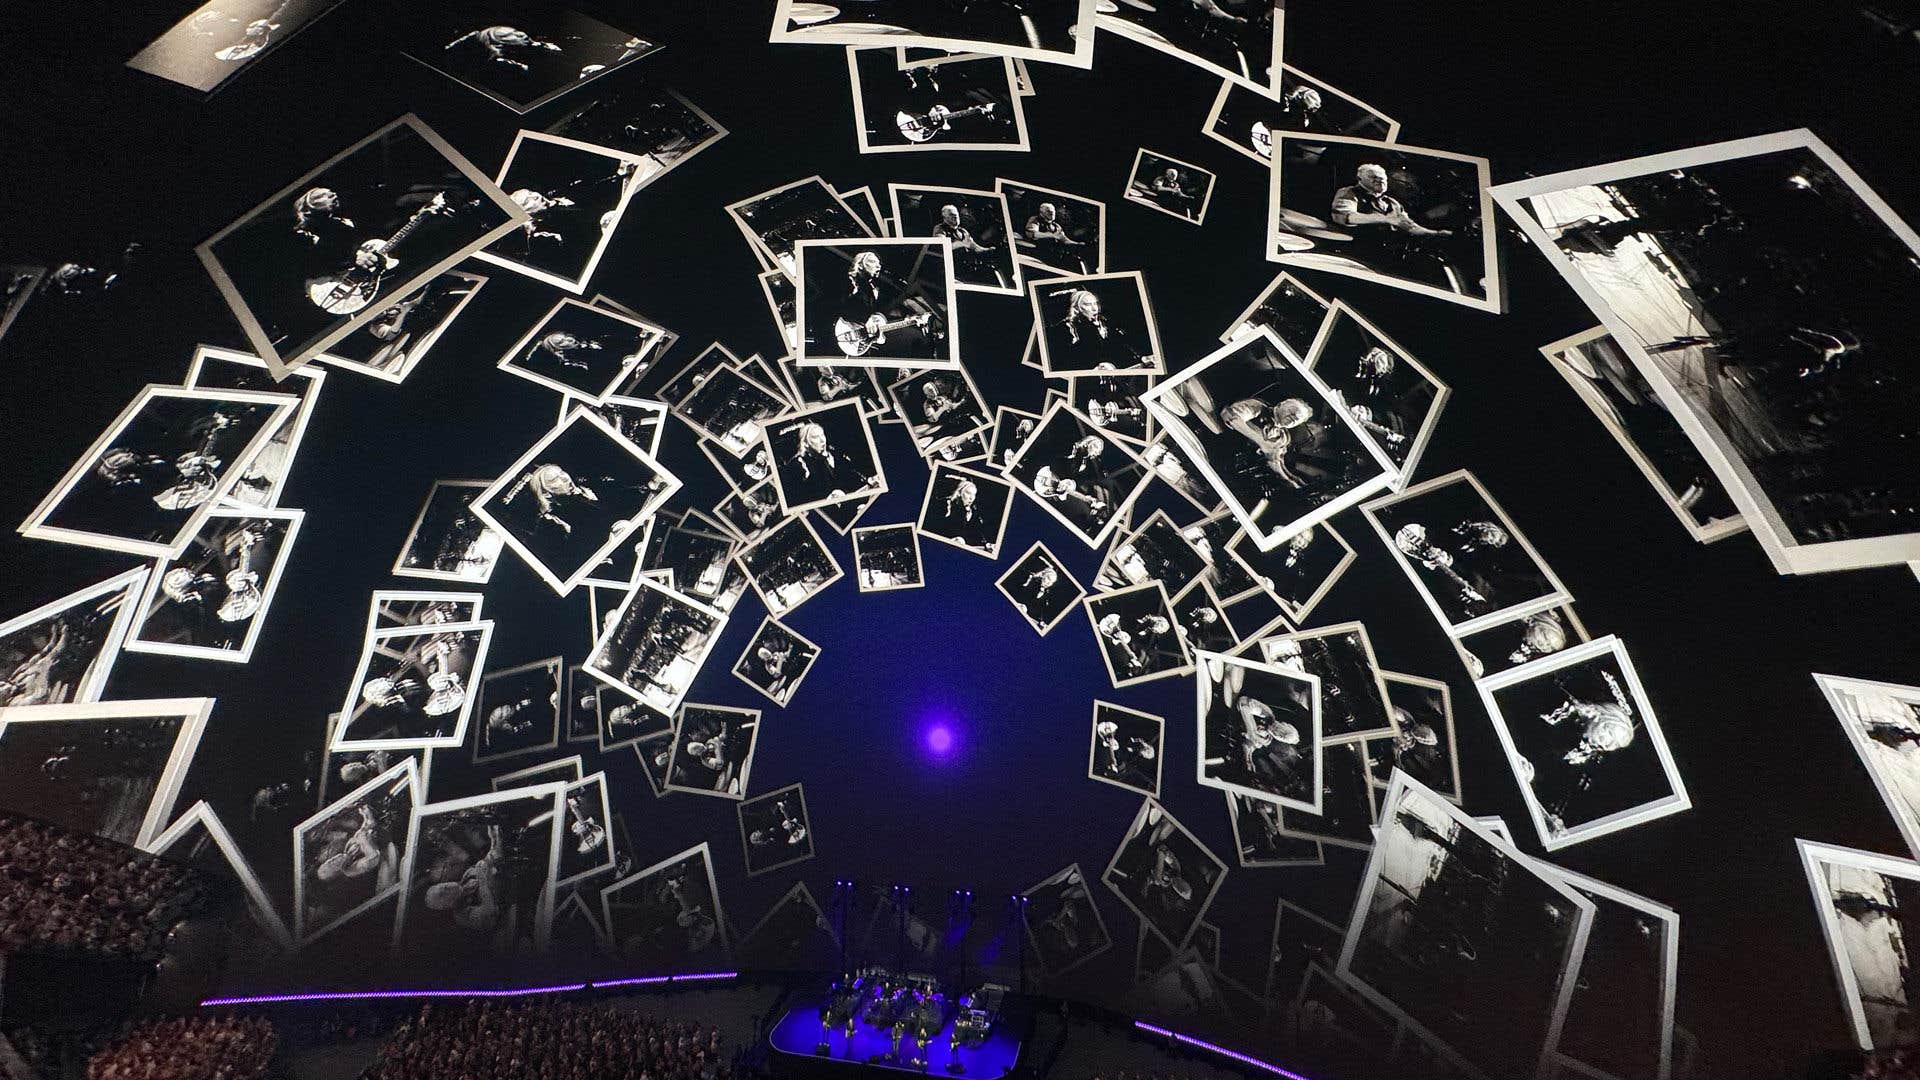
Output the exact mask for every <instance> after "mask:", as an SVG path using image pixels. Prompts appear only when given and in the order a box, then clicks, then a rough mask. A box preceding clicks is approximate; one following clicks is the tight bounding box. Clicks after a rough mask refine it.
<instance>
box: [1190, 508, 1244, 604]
mask: <svg viewBox="0 0 1920 1080" xmlns="http://www.w3.org/2000/svg"><path fill="white" fill-rule="evenodd" d="M1243 535H1245V534H1244V532H1243V531H1242V530H1241V528H1240V523H1239V522H1237V521H1235V520H1233V515H1232V514H1230V513H1228V512H1227V511H1225V510H1221V511H1219V512H1218V513H1215V514H1212V515H1210V516H1208V517H1204V518H1201V519H1200V520H1199V521H1196V522H1194V523H1193V524H1191V525H1186V526H1183V527H1181V528H1180V538H1181V539H1183V540H1185V541H1186V542H1187V546H1189V547H1191V548H1192V549H1193V551H1194V553H1195V554H1196V555H1198V556H1200V562H1201V565H1202V567H1203V569H1202V571H1201V574H1200V580H1202V581H1205V582H1206V583H1207V585H1208V586H1209V587H1210V588H1212V590H1213V595H1214V598H1215V599H1217V600H1219V601H1220V603H1222V604H1235V603H1238V602H1240V601H1242V600H1245V599H1247V598H1249V597H1252V596H1255V595H1257V594H1259V592H1260V589H1261V583H1260V581H1259V580H1258V579H1257V578H1256V577H1255V576H1254V575H1253V573H1252V572H1251V571H1249V570H1248V569H1247V568H1246V567H1245V566H1244V565H1242V564H1241V562H1240V561H1239V560H1238V559H1235V558H1232V557H1231V555H1230V554H1229V553H1230V552H1231V551H1232V549H1233V547H1234V544H1235V543H1236V541H1237V540H1238V539H1239V538H1240V537H1241V536H1243Z"/></svg>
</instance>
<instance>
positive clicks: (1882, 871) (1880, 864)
mask: <svg viewBox="0 0 1920 1080" xmlns="http://www.w3.org/2000/svg"><path fill="white" fill-rule="evenodd" d="M1794 843H1795V844H1796V845H1797V846H1798V847H1799V849H1800V862H1801V865H1802V866H1804V867H1805V868H1806V871H1807V884H1808V886H1809V887H1810V888H1811V889H1812V890H1813V906H1814V910H1815V911H1816V912H1818V914H1819V917H1820V929H1821V930H1822V931H1823V932H1824V935H1825V937H1826V942H1827V953H1828V954H1829V955H1830V956H1832V957H1833V971H1834V976H1835V977H1836V978H1837V979H1838V980H1839V983H1840V987H1839V989H1840V999H1841V1002H1842V1004H1843V1005H1844V1006H1845V1008H1846V1011H1847V1023H1848V1026H1849V1027H1850V1028H1852V1030H1853V1037H1854V1040H1855V1041H1856V1042H1857V1043H1858V1044H1859V1046H1860V1048H1861V1049H1862V1050H1882V1049H1886V1048H1888V1047H1892V1046H1898V1045H1900V1044H1901V1043H1902V1042H1903V1041H1904V1040H1905V1038H1906V1032H1908V1031H1910V1030H1912V1028H1913V1024H1914V1015H1913V1013H1914V1003H1913V996H1914V995H1913V990H1912V989H1911V988H1910V986H1909V985H1908V981H1907V971H1908V970H1909V969H1910V968H1911V966H1912V964H1911V957H1910V954H1909V951H1908V950H1909V948H1910V946H1909V945H1908V944H1907V938H1908V936H1909V934H1908V931H1909V930H1912V929H1914V927H1913V926H1912V925H1911V924H1910V923H1909V921H1908V916H1909V915H1911V914H1912V913H1913V912H1915V911H1917V910H1920V865H1917V864H1915V863H1911V862H1908V861H1907V860H1905V859H1895V858H1890V857H1888V856H1886V855H1877V854H1873V853H1871V852H1866V851H1858V850H1855V849H1853V848H1844V847H1838V846H1836V845H1833V844H1817V843H1814V842H1813V841H1811V840H1796V841H1794Z"/></svg>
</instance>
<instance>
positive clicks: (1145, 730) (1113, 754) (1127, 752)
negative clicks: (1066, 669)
mask: <svg viewBox="0 0 1920 1080" xmlns="http://www.w3.org/2000/svg"><path fill="white" fill-rule="evenodd" d="M1165 733H1166V721H1164V720H1162V719H1161V718H1160V717H1158V716H1151V715H1149V714H1147V713H1143V712H1135V711H1134V710H1132V709H1126V708H1122V707H1120V706H1118V705H1114V704H1111V703H1109V702H1105V701H1096V702H1094V703H1093V743H1092V749H1091V750H1090V751H1089V753H1088V755H1087V775H1088V776H1090V777H1092V778H1093V779H1095V780H1099V781H1101V782H1103V783H1108V784H1114V785H1116V786H1118V787H1123V788H1127V789H1129V790H1131V791H1136V792H1138V793H1140V794H1142V795H1145V796H1147V797H1148V798H1150V799H1157V798H1159V797H1160V771H1161V770H1160V764H1161V756H1160V750H1161V745H1162V742H1163V740H1164V738H1165Z"/></svg>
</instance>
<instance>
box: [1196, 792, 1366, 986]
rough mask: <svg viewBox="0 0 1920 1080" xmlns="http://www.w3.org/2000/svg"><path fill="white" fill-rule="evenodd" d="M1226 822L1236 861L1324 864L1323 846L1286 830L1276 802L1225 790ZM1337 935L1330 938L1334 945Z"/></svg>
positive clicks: (1266, 864) (1253, 865)
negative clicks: (1230, 833) (1236, 856)
mask: <svg viewBox="0 0 1920 1080" xmlns="http://www.w3.org/2000/svg"><path fill="white" fill-rule="evenodd" d="M1225 794H1226V800H1227V824H1228V825H1229V826H1230V827H1231V828H1232V829H1233V848H1234V851H1235V853H1236V854H1237V855H1238V857H1239V860H1240V865H1241V866H1245V867H1251V868H1258V867H1278V866H1324V865H1326V861H1327V853H1326V849H1325V848H1324V847H1322V846H1321V845H1320V841H1318V840H1305V839H1302V838H1300V837H1298V836H1293V835H1290V834H1288V832H1287V831H1286V829H1287V827H1286V822H1285V820H1284V816H1283V814H1282V812H1281V809H1280V804H1279V803H1277V802H1272V801H1270V800H1267V799H1255V798H1251V797H1249V796H1246V795H1242V794H1240V793H1239V792H1237V791H1229V792H1226V793H1225ZM1339 940H1340V939H1339V937H1338V935H1337V934H1336V936H1335V937H1334V942H1335V945H1336V953H1337V946H1338V943H1339Z"/></svg>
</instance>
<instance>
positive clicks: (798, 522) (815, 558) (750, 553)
mask: <svg viewBox="0 0 1920 1080" xmlns="http://www.w3.org/2000/svg"><path fill="white" fill-rule="evenodd" d="M735 559H736V560H737V561H738V562H739V564H740V569H741V570H743V571H745V572H746V575H747V581H748V583H749V584H751V585H752V586H753V591H754V592H755V593H758V594H759V596H760V600H761V602H762V603H764V604H766V606H767V613H768V614H770V615H773V616H774V617H776V618H778V617H781V616H784V615H786V614H787V613H788V612H790V611H792V610H794V609H795V608H797V607H799V606H800V605H801V604H804V603H806V602H807V601H808V600H811V599H813V597H814V596H815V595H817V594H819V593H820V591H821V590H823V589H825V588H826V587H827V586H829V585H832V584H833V583H834V582H836V581H839V580H840V579H841V578H842V577H844V576H846V572H845V571H844V570H842V569H840V564H839V563H838V562H837V561H835V559H834V557H833V552H831V551H829V550H827V545H826V544H825V543H824V542H822V541H821V539H820V534H819V533H818V532H817V531H815V529H814V527H813V523H812V522H810V521H808V520H807V519H806V518H805V517H804V516H801V517H791V518H788V519H787V520H786V521H785V522H783V523H782V524H781V525H780V527H779V528H777V529H775V530H773V532H771V533H769V534H767V536H766V537H764V538H763V539H762V540H761V541H760V542H759V543H757V544H755V545H753V546H752V547H749V548H747V549H746V550H745V551H742V552H740V554H738V555H737V556H735Z"/></svg>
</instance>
